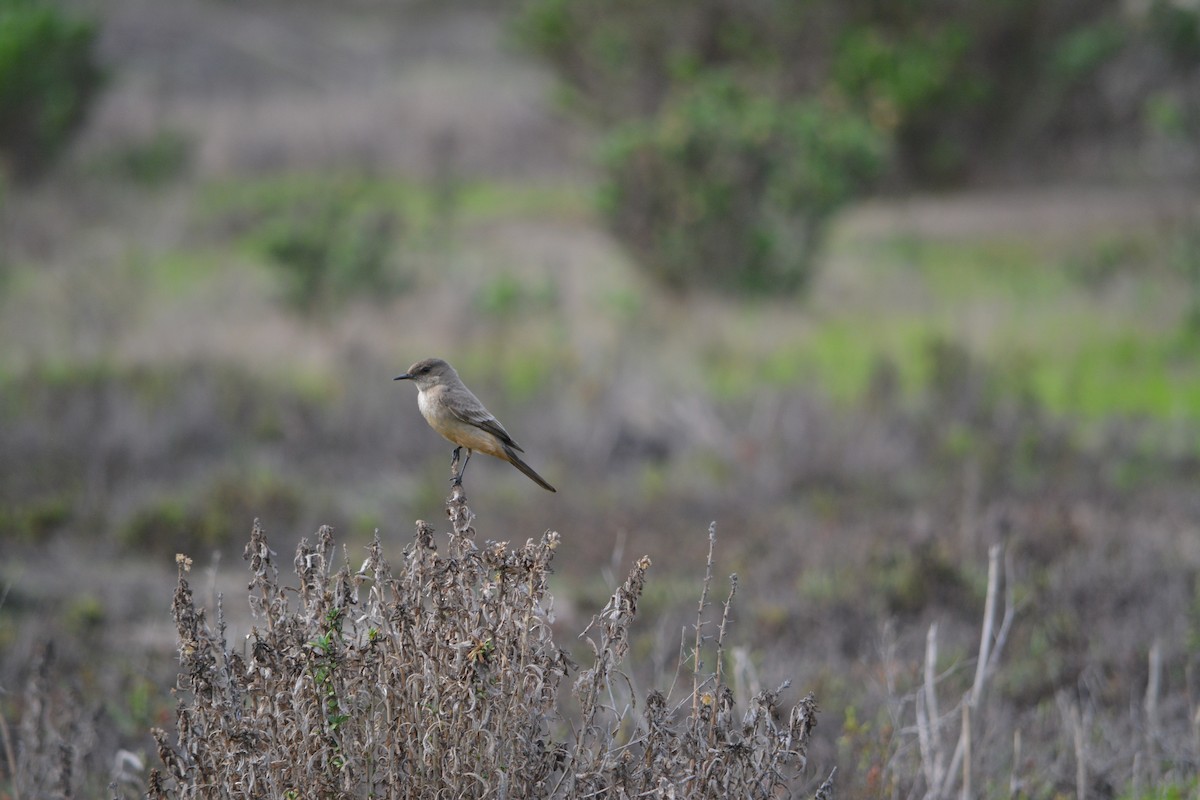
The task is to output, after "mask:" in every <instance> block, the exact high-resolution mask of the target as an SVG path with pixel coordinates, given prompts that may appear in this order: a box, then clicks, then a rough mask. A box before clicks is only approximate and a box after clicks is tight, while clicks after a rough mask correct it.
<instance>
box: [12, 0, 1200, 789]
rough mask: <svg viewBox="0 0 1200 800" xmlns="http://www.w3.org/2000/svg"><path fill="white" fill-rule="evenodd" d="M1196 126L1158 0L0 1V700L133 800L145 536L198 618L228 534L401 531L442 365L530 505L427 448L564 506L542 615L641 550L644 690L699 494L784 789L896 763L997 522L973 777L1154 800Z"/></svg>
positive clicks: (236, 568)
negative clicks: (770, 722)
mask: <svg viewBox="0 0 1200 800" xmlns="http://www.w3.org/2000/svg"><path fill="white" fill-rule="evenodd" d="M1198 145H1200V6H1197V4H1196V3H1194V2H1191V1H1190V0H1121V1H1118V0H1040V2H1039V1H1036V0H1004V2H993V3H982V4H981V3H969V2H962V1H961V0H901V1H900V2H896V1H895V0H892V1H890V2H884V1H883V0H837V1H835V0H804V1H799V2H798V1H796V0H792V1H791V2H785V0H750V2H732V1H731V0H699V1H698V2H697V1H696V0H687V1H686V2H685V1H684V0H655V1H654V2H646V1H645V0H615V1H614V0H527V1H526V2H516V1H515V0H513V1H512V2H487V3H485V2H469V1H468V0H456V1H455V2H430V1H429V0H392V1H390V2H383V0H343V2H338V3H331V2H315V1H314V0H288V1H287V2H282V0H257V1H256V2H241V3H234V2H228V1H227V0H174V1H173V2H171V3H162V2H157V1H156V0H71V1H70V2H68V1H67V0H63V1H62V2H54V1H52V0H0V713H2V714H3V716H4V718H6V719H7V720H9V722H10V727H11V728H12V729H13V730H14V732H15V733H14V735H15V736H16V739H17V740H18V741H25V742H28V741H30V737H31V736H33V735H34V734H33V733H31V730H32V729H28V730H27V729H25V728H23V727H22V728H20V730H18V728H19V727H20V726H18V723H17V720H21V719H26V718H28V716H29V714H30V711H31V710H30V709H29V708H28V703H27V702H26V701H25V700H23V698H24V697H27V696H28V695H27V692H26V691H25V689H24V687H26V686H28V685H29V681H30V680H31V679H34V680H43V681H44V682H45V683H46V685H47V686H50V687H51V688H52V692H51V694H53V695H54V696H55V697H58V698H60V703H59V704H58V705H56V706H54V707H53V708H51V709H50V710H48V711H45V710H39V711H38V713H39V714H43V715H44V716H45V718H46V719H48V720H49V722H50V723H51V724H50V728H52V729H55V730H58V731H59V733H58V734H56V735H58V736H61V737H63V738H64V739H66V740H70V741H71V742H72V743H73V749H72V750H71V751H70V753H71V755H70V759H73V760H74V762H73V763H74V764H75V770H74V773H73V775H74V777H73V780H74V781H75V782H76V783H77V784H78V785H80V786H83V787H93V788H94V787H101V788H100V789H95V791H101V790H102V787H104V786H105V785H106V784H107V783H108V782H109V780H111V779H113V776H114V775H115V776H116V777H117V779H118V780H120V781H123V783H122V784H121V786H122V787H123V788H122V791H126V792H129V796H134V794H135V793H136V789H135V788H132V787H136V785H137V781H138V780H139V779H141V777H142V774H143V773H142V772H141V771H140V767H139V766H138V762H137V760H136V758H130V757H128V756H125V755H123V756H120V757H119V756H118V751H119V750H126V751H128V753H129V754H132V755H133V756H135V757H140V758H141V759H142V760H143V764H144V765H145V766H150V765H152V763H153V760H154V757H153V746H152V743H151V741H150V739H149V737H148V736H147V729H148V728H149V727H150V726H151V725H162V726H167V727H169V726H170V725H171V724H172V722H173V718H174V717H173V711H172V709H173V700H172V698H171V696H170V693H169V688H170V686H171V685H172V683H173V680H174V669H175V663H176V662H175V653H174V631H173V628H172V625H171V622H170V617H169V613H168V610H169V606H170V602H171V593H172V586H173V582H174V575H175V565H174V554H175V553H177V552H184V553H187V554H189V555H191V556H192V557H193V558H194V559H195V561H196V571H197V575H196V576H195V577H194V579H193V583H194V585H196V587H197V591H198V592H200V593H202V594H203V596H204V598H206V602H207V603H208V605H209V607H210V608H212V607H214V606H215V602H216V597H217V595H218V594H223V596H224V608H225V611H226V614H227V615H228V616H229V618H230V625H231V641H233V642H234V643H235V646H237V643H239V642H240V641H241V640H240V636H241V635H242V634H244V632H245V631H246V629H247V627H248V625H249V624H250V621H249V617H248V609H247V607H246V603H245V600H244V588H243V587H244V583H243V581H244V578H245V572H244V571H243V570H244V566H243V564H242V563H241V558H240V556H241V553H242V547H243V544H244V542H245V541H246V539H247V537H248V534H249V531H250V527H251V523H252V521H253V520H254V519H255V518H256V517H257V518H260V519H261V520H262V523H263V525H264V527H265V528H266V530H267V533H268V537H269V538H270V539H271V541H272V542H273V544H274V546H275V548H276V549H277V550H278V551H279V553H280V561H281V563H282V564H284V565H286V564H288V563H290V553H292V552H293V550H294V548H295V545H296V543H297V542H298V541H299V539H300V538H301V537H303V536H310V537H311V536H312V534H313V532H314V531H315V530H316V527H317V526H318V525H320V524H322V523H328V524H331V525H333V527H334V529H335V533H336V536H337V537H338V540H339V542H341V543H343V544H344V545H345V547H346V553H347V554H348V558H349V560H350V562H351V563H353V564H355V565H357V563H359V561H360V560H361V558H362V557H363V550H362V548H363V546H364V545H365V544H366V543H367V542H368V541H369V540H370V538H371V536H372V535H373V533H374V531H375V530H376V529H378V531H379V532H380V536H381V537H382V539H383V541H384V543H385V551H386V552H389V553H394V554H396V556H397V558H398V555H399V553H400V551H401V549H402V548H403V547H404V546H406V545H407V543H408V542H409V541H410V537H411V535H412V531H413V522H414V520H416V519H418V518H423V519H430V520H441V519H443V514H444V510H443V500H444V497H445V496H446V494H447V492H448V482H447V481H448V478H449V471H448V468H449V457H450V447H449V445H448V444H446V443H445V442H443V441H442V440H441V439H440V438H439V437H437V436H436V435H435V434H434V433H433V432H432V431H430V430H429V429H428V428H427V426H426V425H425V423H424V421H423V420H422V419H421V417H420V415H419V413H418V411H417V408H416V397H415V394H416V393H415V391H414V390H413V387H411V386H409V385H407V384H394V383H392V380H391V379H392V378H393V377H394V376H395V375H397V374H399V373H400V372H402V371H404V369H405V368H406V367H407V366H408V365H409V364H410V363H412V362H414V361H416V360H418V359H421V358H425V357H429V356H440V357H443V358H445V359H447V360H448V361H450V362H451V363H453V364H454V365H455V366H456V367H457V368H458V370H459V372H460V373H461V375H462V376H463V378H464V380H465V381H466V382H467V383H468V385H470V386H471V387H472V388H473V389H474V390H475V391H476V393H477V394H478V395H479V396H480V397H481V398H482V399H483V400H484V402H485V403H486V404H487V406H488V407H489V408H490V409H491V410H492V411H493V412H494V413H495V414H496V415H497V416H498V417H499V418H500V419H501V420H503V421H504V423H505V425H506V427H507V428H508V429H509V430H510V431H511V432H512V434H513V435H514V436H515V437H516V439H517V440H518V441H520V442H521V443H522V444H523V445H524V446H525V448H526V450H527V451H528V454H529V461H530V463H531V464H532V465H533V466H534V467H535V468H536V469H537V470H538V471H539V472H541V473H542V474H543V475H544V476H545V477H546V478H547V479H548V480H549V481H550V482H551V483H553V484H555V485H556V486H557V487H558V489H559V493H558V494H557V495H549V494H547V493H545V492H543V491H542V490H540V489H538V488H537V487H536V486H534V485H533V484H532V483H530V482H529V481H528V480H527V479H526V478H524V477H523V476H521V475H520V474H519V473H518V472H516V471H515V470H513V469H511V468H509V467H507V466H505V465H503V464H500V463H499V462H495V461H492V460H488V459H476V460H475V461H474V462H473V466H472V467H471V470H470V474H469V475H468V479H467V491H468V494H469V497H470V499H471V505H472V508H473V510H474V511H475V513H476V514H477V515H478V520H477V522H476V528H477V530H478V535H479V538H480V539H495V540H512V541H518V542H521V541H524V540H525V539H526V538H529V537H537V536H539V535H540V534H541V533H542V532H543V531H544V530H546V529H548V528H549V529H554V530H557V531H559V532H560V533H561V534H562V537H563V546H562V547H561V549H560V550H559V556H558V561H557V570H558V574H557V584H556V586H555V597H556V611H557V615H558V621H559V629H560V637H561V641H562V643H563V644H564V646H568V647H575V646H577V644H578V642H577V640H576V639H575V636H576V634H577V633H578V632H579V631H581V630H582V629H583V628H584V626H585V625H586V623H587V621H588V619H590V617H591V615H592V614H593V613H595V612H597V611H598V610H599V609H600V608H601V607H602V606H603V604H604V601H605V599H606V598H607V596H608V594H609V593H610V592H611V591H612V589H613V588H614V587H615V586H616V584H617V583H618V582H619V581H620V580H621V578H622V577H623V575H624V574H625V572H626V570H627V569H628V567H629V565H630V563H631V562H632V561H633V560H634V559H635V558H637V557H638V556H640V555H642V554H643V553H645V554H648V555H650V557H651V558H652V560H653V561H654V567H653V570H652V573H651V577H652V580H651V584H650V586H649V587H648V589H647V595H646V597H645V600H644V604H643V608H642V615H643V616H642V619H641V622H640V623H639V626H638V627H639V629H640V638H639V639H638V640H637V641H636V642H635V646H634V649H633V651H632V659H631V660H632V662H633V663H631V664H630V665H629V672H630V674H631V675H632V676H634V677H635V680H636V681H638V682H639V683H638V685H639V687H640V690H641V691H643V692H644V690H645V689H647V688H650V687H651V686H654V685H659V686H661V687H663V688H665V687H666V686H667V685H668V684H669V683H670V677H671V675H673V674H674V671H675V668H676V663H677V660H678V654H679V636H680V631H681V630H683V628H684V626H686V625H688V624H690V623H691V621H692V620H693V619H694V615H695V604H696V599H697V597H698V595H699V590H700V579H701V578H702V576H703V572H704V562H705V555H706V552H707V530H708V525H709V523H710V522H711V521H713V520H716V522H717V537H718V538H717V560H718V564H717V569H718V573H719V580H718V581H717V582H716V583H717V585H716V586H714V593H715V594H716V596H718V597H723V596H724V594H725V592H726V591H727V587H728V581H727V580H726V579H725V578H724V577H723V576H725V575H728V574H729V573H732V572H736V573H738V575H739V576H740V577H739V581H740V586H739V595H738V601H737V605H736V606H735V614H734V619H733V622H732V629H731V632H730V634H729V636H730V639H731V640H733V641H734V642H735V643H737V644H738V645H739V646H741V647H743V648H744V651H742V652H741V655H742V656H743V658H742V663H741V666H740V667H739V671H738V674H739V676H740V678H739V680H742V681H744V682H747V683H749V684H754V683H755V682H758V683H759V684H761V685H762V686H769V687H771V688H773V687H774V686H776V685H778V683H779V682H781V681H782V680H784V679H787V678H790V679H791V680H792V681H793V689H792V690H790V691H791V692H792V693H794V694H795V695H796V697H797V698H798V697H799V696H800V695H802V694H803V693H805V692H807V691H809V690H812V691H815V692H816V694H817V696H818V700H819V702H820V705H821V707H822V709H823V712H822V714H821V716H820V727H819V728H818V730H817V735H816V738H817V739H818V740H819V741H818V744H817V746H816V747H815V749H814V752H812V753H810V761H811V764H812V769H811V770H810V772H809V773H806V774H805V775H803V776H801V777H800V778H799V779H798V782H797V786H799V787H804V786H808V785H809V784H811V783H813V782H814V781H815V782H816V783H819V782H820V780H821V779H822V778H823V777H824V776H825V775H827V774H828V771H829V769H830V768H831V767H832V766H834V765H835V764H836V765H838V766H839V773H838V782H839V786H840V789H839V791H840V792H844V794H843V796H847V797H884V796H887V797H895V796H909V794H910V793H912V792H914V791H922V790H921V789H920V787H921V785H922V784H921V783H920V780H921V778H920V775H921V768H922V765H921V759H920V754H919V752H918V745H917V741H916V739H917V737H916V733H915V728H914V725H915V721H914V706H913V697H914V694H913V693H914V692H915V691H916V690H917V689H918V687H919V686H920V685H921V681H922V672H921V670H922V666H921V665H922V659H923V658H924V655H925V642H926V631H927V630H928V628H929V626H930V624H931V623H933V622H937V623H938V625H939V631H940V633H939V635H940V637H941V639H940V641H941V649H940V651H939V660H938V665H937V666H938V675H939V676H940V677H939V680H940V681H942V685H943V686H944V690H945V693H946V694H945V696H946V697H947V698H949V699H948V700H946V701H945V705H946V708H951V707H952V706H953V704H954V702H955V701H956V699H957V698H958V697H961V696H962V692H963V691H965V690H966V688H967V687H968V686H969V685H970V681H971V679H972V677H973V670H974V664H973V661H972V659H973V658H974V653H975V650H976V648H977V646H978V638H979V633H978V630H979V626H980V624H981V620H982V615H983V603H984V587H985V585H986V567H987V551H988V548H989V546H990V545H992V544H996V543H1002V544H1004V546H1005V548H1006V553H1007V554H1008V556H1009V557H1010V559H1011V564H1012V572H1011V573H1010V575H1009V581H1008V587H1007V588H1008V589H1010V591H1011V595H1012V598H1013V600H1014V602H1015V603H1016V611H1017V613H1016V616H1015V618H1014V621H1013V625H1012V629H1011V632H1010V633H1009V638H1008V643H1007V648H1006V650H1005V651H1004V653H1003V657H1002V659H1001V660H1000V663H999V667H998V670H997V673H996V677H995V681H994V684H993V686H992V689H991V691H990V692H989V695H988V698H987V704H986V706H985V710H986V714H985V715H984V716H983V717H982V718H981V719H979V720H977V721H976V724H977V726H978V731H977V737H978V740H977V741H976V742H975V747H976V753H977V758H978V759H979V765H978V768H979V774H978V775H977V776H976V781H977V785H979V786H984V787H986V788H984V789H981V790H980V792H981V796H984V795H986V796H1001V795H1003V796H1010V795H1011V794H1020V795H1023V796H1029V797H1060V796H1061V797H1067V796H1070V797H1074V796H1079V797H1083V796H1094V797H1143V796H1147V797H1148V796H1154V797H1183V796H1189V794H1190V793H1194V792H1195V791H1197V777H1196V776H1197V771H1198V768H1200V675H1198V674H1197V667H1198V666H1200V580H1198V578H1197V576H1198V572H1200V491H1198V488H1197V487H1198V486H1200V483H1198V479H1200V206H1198V198H1200V193H1198V191H1197V189H1198V188H1200V186H1198V180H1200V149H1198ZM48 646H52V649H53V656H52V657H50V658H49V659H47V656H46V653H47V647H48ZM1152 654H1153V657H1152ZM1156 665H1157V666H1156ZM39 676H41V677H39ZM1148 686H1152V687H1153V688H1152V690H1149V691H1148ZM792 699H793V700H794V699H795V698H792ZM1152 699H1153V702H1151V700H1152ZM64 731H65V732H64ZM1017 732H1019V733H1020V735H1019V736H1017V737H1014V734H1015V733H1017ZM17 734H20V735H17ZM21 736H24V737H25V738H24V739H23V740H22V739H21ZM1081 742H1082V744H1081ZM1022 743H1023V744H1022ZM979 754H982V755H979ZM1081 763H1082V764H1083V765H1084V767H1085V769H1084V770H1083V771H1082V772H1080V771H1079V765H1080V764H1081ZM0 775H2V776H3V780H0V796H7V795H5V792H4V787H5V786H6V785H8V784H6V783H5V782H4V781H8V780H9V775H8V772H7V770H0ZM1081 778H1082V780H1083V781H1084V785H1083V786H1080V785H1079V782H1080V780H1081ZM1085 793H1086V794H1085Z"/></svg>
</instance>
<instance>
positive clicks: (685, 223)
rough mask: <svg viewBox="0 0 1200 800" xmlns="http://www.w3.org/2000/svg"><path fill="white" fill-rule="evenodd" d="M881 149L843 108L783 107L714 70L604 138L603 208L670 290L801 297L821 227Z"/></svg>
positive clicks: (865, 124)
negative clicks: (703, 288)
mask: <svg viewBox="0 0 1200 800" xmlns="http://www.w3.org/2000/svg"><path fill="white" fill-rule="evenodd" d="M884 151H885V143H884V141H883V139H882V137H881V136H880V135H879V133H878V131H877V130H876V129H875V128H874V127H873V126H872V125H871V124H870V122H869V121H868V120H867V119H866V118H865V117H864V116H862V115H861V114H859V113H857V112H855V111H853V110H851V109H847V108H837V107H833V106H830V105H828V104H823V103H821V102H819V101H816V100H806V101H797V102H789V101H781V100H778V99H776V98H775V97H772V96H771V95H769V94H766V93H761V92H756V91H754V90H752V89H748V88H746V87H744V86H742V85H739V83H738V82H737V81H735V80H733V79H732V78H731V77H729V76H728V75H726V74H723V73H716V74H714V75H711V76H705V78H703V79H701V80H698V81H696V82H694V83H693V84H692V85H691V86H689V87H687V88H686V89H684V90H682V91H681V92H680V93H679V94H678V96H676V97H672V98H671V99H670V100H668V102H667V103H666V104H665V105H664V107H663V108H662V109H661V111H660V112H659V113H658V114H657V115H655V116H654V117H653V118H651V119H648V120H637V121H634V122H630V123H626V124H625V125H622V126H620V127H618V128H617V129H616V130H615V131H614V132H613V133H612V134H611V135H610V136H609V137H608V140H607V142H606V145H605V149H604V154H603V163H604V166H605V170H606V179H607V180H606V184H605V189H604V199H603V208H604V211H605V214H606V216H607V218H608V221H609V223H610V225H611V227H612V228H613V230H614V231H615V232H616V233H617V235H618V236H619V237H620V238H621V239H622V241H624V242H625V243H626V245H627V246H629V247H630V248H631V249H632V251H633V253H634V254H635V256H636V257H637V258H638V261H639V262H640V263H641V264H642V266H643V267H644V268H645V269H646V270H647V271H648V272H649V273H650V274H651V275H652V276H654V277H655V278H656V279H658V280H659V281H660V282H661V283H663V284H665V285H667V286H669V287H671V288H674V289H683V288H687V287H689V286H693V285H694V286H706V287H715V288H718V289H725V290H734V291H740V292H750V293H760V294H765V293H768V292H771V291H778V290H794V289H802V288H803V287H804V286H805V285H806V284H807V283H808V280H809V277H810V274H811V271H812V257H813V254H814V252H815V251H816V248H817V246H818V245H819V243H820V239H821V233H822V231H823V230H824V227H825V223H826V220H827V219H828V218H829V216H830V215H831V214H832V213H833V212H834V211H835V210H837V209H838V208H839V207H840V206H841V205H842V204H843V203H845V202H846V201H847V200H849V199H850V198H852V197H853V196H854V195H855V194H856V193H857V192H858V191H859V189H860V187H861V186H862V185H863V184H864V183H865V182H866V181H867V180H869V179H870V178H872V177H874V175H875V174H877V172H878V170H879V169H880V167H881V166H882V164H883V160H884Z"/></svg>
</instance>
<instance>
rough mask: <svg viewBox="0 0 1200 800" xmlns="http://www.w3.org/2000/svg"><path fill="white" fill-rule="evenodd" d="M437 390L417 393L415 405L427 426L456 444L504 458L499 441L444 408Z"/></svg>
mask: <svg viewBox="0 0 1200 800" xmlns="http://www.w3.org/2000/svg"><path fill="white" fill-rule="evenodd" d="M439 388H440V387H439ZM438 391H439V389H438V388H435V389H432V390H430V391H427V392H420V393H418V394H417V407H418V408H420V409H421V416H423V417H425V421H426V422H428V423H429V427H431V428H433V429H434V430H435V431H437V432H438V433H440V434H441V435H442V436H443V437H444V438H446V439H449V440H450V441H451V442H453V443H454V444H456V445H462V446H463V447H466V448H468V449H470V450H477V451H479V452H481V453H487V454H488V455H492V456H496V457H497V458H505V456H504V448H503V447H502V445H501V443H500V441H499V440H498V439H497V438H496V437H495V436H494V435H493V434H491V433H488V432H487V431H485V430H483V429H482V428H479V427H477V426H475V425H472V424H471V423H469V422H464V421H463V420H462V419H460V418H459V417H457V416H455V415H454V413H453V412H451V411H450V410H449V409H448V408H446V405H445V403H443V402H442V398H441V397H440V395H438V394H437V393H436V392H438Z"/></svg>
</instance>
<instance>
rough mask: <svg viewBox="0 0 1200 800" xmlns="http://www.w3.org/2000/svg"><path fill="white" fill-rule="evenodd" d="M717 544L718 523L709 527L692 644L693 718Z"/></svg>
mask: <svg viewBox="0 0 1200 800" xmlns="http://www.w3.org/2000/svg"><path fill="white" fill-rule="evenodd" d="M716 544H717V523H716V522H712V523H709V526H708V559H707V562H706V564H705V567H704V588H703V589H701V591H700V603H699V605H698V607H697V609H696V627H695V631H696V639H695V642H694V643H693V644H692V716H693V717H697V718H698V716H699V712H700V709H699V703H700V670H701V669H703V667H704V662H703V661H701V660H700V648H701V646H702V645H703V642H704V636H703V631H704V609H705V608H707V607H708V591H709V588H710V587H711V586H712V576H713V549H714V548H715V547H716Z"/></svg>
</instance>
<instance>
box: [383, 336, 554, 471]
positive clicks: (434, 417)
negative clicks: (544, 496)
mask: <svg viewBox="0 0 1200 800" xmlns="http://www.w3.org/2000/svg"><path fill="white" fill-rule="evenodd" d="M395 380H398V381H412V382H413V383H415V384H416V385H417V406H418V407H419V408H420V409H421V415H422V416H423V417H425V421H426V422H428V423H429V427H431V428H433V429H434V430H435V431H437V432H438V433H440V434H441V435H442V436H444V437H445V438H447V439H449V440H450V441H451V442H453V443H454V444H455V445H456V447H455V448H454V458H455V459H457V458H458V455H459V451H460V450H461V449H462V448H464V447H465V448H467V458H466V461H463V464H462V468H460V469H459V471H458V474H457V475H455V476H454V483H456V484H461V483H462V476H463V473H464V472H466V471H467V461H470V460H471V453H472V452H474V451H476V450H478V451H479V452H481V453H487V454H488V455H489V456H495V457H496V458H499V459H502V460H504V461H507V462H508V463H510V464H512V465H513V466H514V467H516V468H517V469H519V470H521V472H524V473H525V474H526V475H528V476H529V478H530V479H531V480H533V482H534V483H536V484H537V485H538V486H541V487H542V488H543V489H548V490H549V491H551V492H557V491H558V490H557V489H555V488H554V487H553V486H551V485H550V484H549V483H547V482H546V479H545V478H543V477H542V476H541V475H538V474H537V473H536V472H534V471H533V467H531V466H529V465H528V464H526V463H525V462H524V461H522V460H521V457H520V456H518V455H517V453H524V452H525V451H524V450H522V449H521V445H519V444H517V443H516V442H515V441H514V440H513V438H512V437H511V436H509V435H508V431H506V430H504V426H503V425H501V424H500V420H498V419H496V418H495V417H494V416H492V412H490V411H488V410H487V409H486V408H484V407H483V403H481V402H479V398H478V397H476V396H475V395H474V394H472V393H471V390H470V389H468V388H467V387H466V386H465V385H464V384H463V382H462V380H461V379H460V378H459V377H458V373H457V372H455V371H454V367H452V366H450V365H449V364H447V363H446V362H445V361H443V360H442V359H440V358H427V359H425V360H424V361H418V362H417V363H415V364H413V365H412V366H411V367H409V368H408V372H406V373H404V374H403V375H397V376H396V378H395Z"/></svg>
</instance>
